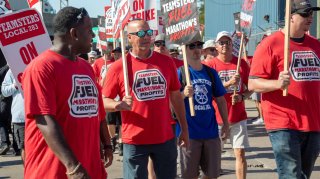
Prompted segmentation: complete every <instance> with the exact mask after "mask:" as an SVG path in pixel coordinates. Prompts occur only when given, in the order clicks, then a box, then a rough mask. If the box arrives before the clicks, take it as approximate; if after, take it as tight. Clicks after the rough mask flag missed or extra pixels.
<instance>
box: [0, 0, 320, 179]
mask: <svg viewBox="0 0 320 179" xmlns="http://www.w3.org/2000/svg"><path fill="white" fill-rule="evenodd" d="M318 10H320V8H319V7H312V6H311V5H310V3H309V1H307V0H294V1H293V6H292V8H291V19H290V25H291V31H290V38H291V39H290V53H292V55H290V58H291V59H290V63H291V65H290V68H289V70H288V71H285V70H284V65H283V60H284V45H283V43H284V32H283V31H282V30H279V31H278V32H275V33H274V34H272V35H270V36H269V37H267V38H265V39H263V40H262V41H261V42H260V44H259V45H258V46H257V48H256V51H255V53H254V55H253V57H252V59H251V58H250V57H246V56H245V57H244V58H242V59H240V60H241V63H240V66H237V65H238V58H237V57H235V56H233V53H232V50H233V47H232V44H233V43H232V35H231V34H230V33H229V32H227V31H221V32H219V33H218V34H217V36H216V37H215V39H210V40H208V41H206V42H203V40H202V37H201V35H200V34H197V35H196V36H195V37H194V38H193V39H192V40H191V41H190V42H188V44H185V49H184V48H182V51H181V48H177V47H176V46H168V44H169V42H168V41H167V38H166V36H165V34H159V35H157V36H156V37H155V39H154V40H152V38H153V37H154V33H153V30H152V29H150V27H149V25H148V23H147V22H146V21H144V20H142V19H134V20H131V21H130V22H129V23H128V26H127V36H126V38H127V40H128V42H129V44H130V46H127V47H126V49H121V48H120V47H116V48H115V47H114V44H113V43H109V42H108V43H107V46H106V48H105V49H102V50H101V52H98V51H92V38H93V37H94V34H93V32H92V23H91V20H90V17H89V15H88V13H87V12H86V10H85V9H84V8H80V9H78V8H74V7H65V8H63V9H61V10H60V11H59V12H58V13H57V15H56V16H55V18H54V23H53V28H54V40H53V45H52V47H51V48H50V49H48V50H46V51H45V52H44V53H42V54H39V56H38V57H36V58H35V59H34V60H32V62H31V63H30V64H29V65H28V66H27V68H26V69H25V71H24V74H23V76H22V86H21V87H20V86H18V83H17V82H16V81H15V79H14V77H13V74H12V71H11V70H10V69H9V67H8V65H5V64H3V65H2V66H3V67H1V69H0V75H1V78H0V80H1V111H0V112H1V113H0V114H1V117H0V118H1V120H0V124H1V125H0V134H1V135H0V140H1V146H0V155H5V154H6V153H7V152H8V151H9V149H10V146H11V141H10V140H9V134H10V133H11V134H12V135H13V144H14V145H13V147H14V151H15V154H16V155H17V156H21V158H22V161H23V164H24V177H25V178H59V179H62V178H94V179H98V178H106V177H107V173H106V170H105V168H106V167H109V166H110V165H112V162H113V155H114V154H115V151H116V150H118V154H119V155H120V156H122V157H123V177H124V178H125V179H131V178H137V179H147V178H149V179H153V178H158V179H174V178H176V177H178V176H177V173H178V172H177V162H178V163H179V165H180V166H181V167H180V168H181V171H180V172H179V173H181V176H179V177H181V178H185V179H194V178H198V177H201V178H203V179H213V178H218V177H219V176H220V175H221V153H222V149H223V144H224V143H225V142H226V140H227V139H229V140H230V143H231V146H232V149H233V152H234V156H235V173H236V177H237V178H238V179H244V178H246V175H247V162H246V153H245V151H246V149H247V148H249V147H250V145H249V141H250V139H249V137H248V133H247V119H248V116H247V114H246V110H245V100H246V99H249V98H252V99H253V100H255V101H256V104H257V108H258V111H259V116H258V118H257V121H255V123H257V124H265V127H266V130H267V132H268V135H269V138H270V141H271V144H272V149H273V153H274V156H275V160H276V164H277V172H278V175H279V178H281V179H282V178H283V179H285V178H297V179H300V178H310V176H311V173H312V170H313V167H314V165H315V161H316V159H317V157H318V156H319V152H320V112H319V110H318V109H314V108H315V107H316V108H319V106H320V93H319V90H320V74H319V71H320V60H319V57H320V42H319V41H318V40H317V39H315V38H314V37H312V36H310V35H308V34H307V33H306V32H307V31H308V30H309V28H310V24H311V22H312V17H313V15H314V14H315V13H316V12H317V11H318ZM169 47H170V48H169ZM122 51H123V53H124V55H123V56H122ZM79 54H82V55H83V54H85V60H84V58H81V57H79ZM99 54H101V55H99ZM183 56H185V58H186V59H185V61H186V62H187V65H184V62H183V60H182V59H183ZM123 57H125V59H126V60H123V59H122V58H123ZM311 67H312V68H311ZM315 68H316V69H317V73H316V74H315V73H310V75H311V76H312V77H310V75H309V77H306V76H301V74H300V75H299V73H298V72H308V71H309V70H313V69H315ZM125 69H127V70H125ZM22 89H23V90H22ZM285 89H287V90H288V95H287V96H283V95H282V93H283V90H285ZM260 95H261V96H262V98H261V96H260ZM192 111H194V112H195V115H192ZM10 119H11V121H10ZM11 126H12V128H11ZM178 155H179V157H177V156H178ZM178 159H179V160H178ZM110 172H112V171H110Z"/></svg>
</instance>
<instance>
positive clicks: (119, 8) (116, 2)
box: [111, 0, 131, 38]
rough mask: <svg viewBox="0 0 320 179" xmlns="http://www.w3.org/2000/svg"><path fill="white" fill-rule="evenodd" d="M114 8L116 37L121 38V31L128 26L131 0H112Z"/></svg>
mask: <svg viewBox="0 0 320 179" xmlns="http://www.w3.org/2000/svg"><path fill="white" fill-rule="evenodd" d="M111 5H112V8H113V15H112V17H113V19H114V23H113V29H114V32H113V34H114V37H115V38H119V36H120V31H121V30H123V29H124V27H125V26H126V24H127V22H128V20H129V18H130V17H131V16H130V5H129V0H113V1H112V4H111Z"/></svg>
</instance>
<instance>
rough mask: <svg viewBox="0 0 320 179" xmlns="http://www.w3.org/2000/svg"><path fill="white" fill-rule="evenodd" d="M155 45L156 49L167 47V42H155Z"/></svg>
mask: <svg viewBox="0 0 320 179" xmlns="http://www.w3.org/2000/svg"><path fill="white" fill-rule="evenodd" d="M154 45H155V46H156V47H160V46H163V47H165V46H166V42H165V41H156V42H154Z"/></svg>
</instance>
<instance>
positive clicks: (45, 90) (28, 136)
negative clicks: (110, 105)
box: [23, 50, 106, 179]
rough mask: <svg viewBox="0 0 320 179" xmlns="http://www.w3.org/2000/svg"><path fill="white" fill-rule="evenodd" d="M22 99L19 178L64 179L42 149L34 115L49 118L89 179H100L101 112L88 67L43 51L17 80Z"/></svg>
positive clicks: (56, 161) (51, 155) (58, 164)
mask: <svg viewBox="0 0 320 179" xmlns="http://www.w3.org/2000/svg"><path fill="white" fill-rule="evenodd" d="M23 89H24V97H25V113H26V130H25V150H26V162H25V173H24V177H25V178H40V179H42V178H57V179H61V178H62V179H63V178H67V176H66V174H65V173H66V168H65V167H64V165H63V164H62V163H61V162H60V160H59V159H58V158H57V157H56V155H55V154H54V153H53V152H52V150H51V149H50V148H49V147H48V145H47V143H46V141H45V139H44V137H43V135H42V133H41V132H40V130H39V128H38V127H37V125H36V120H35V118H34V116H35V115H52V116H54V118H55V120H56V122H57V123H58V125H59V126H60V128H61V131H62V133H63V136H64V139H65V140H66V142H67V144H68V146H69V147H70V148H71V150H72V152H73V153H74V155H75V156H76V158H77V159H78V161H79V162H80V163H81V164H82V166H83V167H84V168H85V169H86V170H87V172H88V173H89V175H90V176H91V178H106V172H105V169H104V166H103V163H102V161H101V159H100V123H101V120H104V116H105V112H104V109H103V107H102V106H103V103H102V98H101V94H100V93H99V90H98V88H97V86H96V82H95V80H94V74H93V70H92V68H91V66H90V65H89V64H88V63H87V62H86V61H85V60H83V59H81V58H79V57H78V59H77V61H71V60H68V59H65V58H64V57H62V56H61V55H59V54H57V53H55V52H53V51H50V50H47V51H45V52H44V53H42V54H41V55H39V56H38V57H37V58H36V59H34V60H33V61H32V62H31V63H30V64H29V65H28V66H27V68H26V70H25V72H24V76H23Z"/></svg>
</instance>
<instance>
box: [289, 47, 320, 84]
mask: <svg viewBox="0 0 320 179" xmlns="http://www.w3.org/2000/svg"><path fill="white" fill-rule="evenodd" d="M290 72H291V75H292V78H293V79H294V80H295V81H319V80H320V60H319V58H318V56H317V55H316V54H315V53H314V52H312V51H304V52H293V53H292V62H291V66H290Z"/></svg>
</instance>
